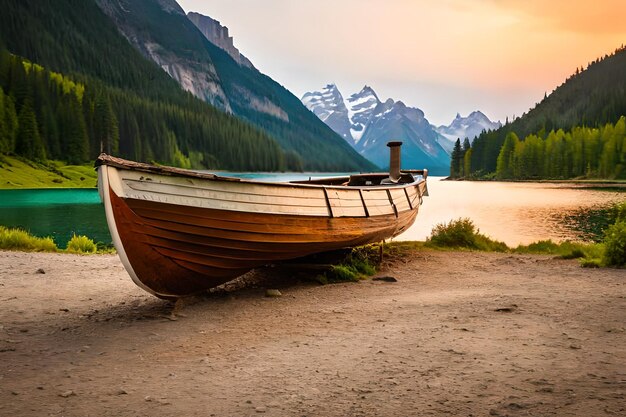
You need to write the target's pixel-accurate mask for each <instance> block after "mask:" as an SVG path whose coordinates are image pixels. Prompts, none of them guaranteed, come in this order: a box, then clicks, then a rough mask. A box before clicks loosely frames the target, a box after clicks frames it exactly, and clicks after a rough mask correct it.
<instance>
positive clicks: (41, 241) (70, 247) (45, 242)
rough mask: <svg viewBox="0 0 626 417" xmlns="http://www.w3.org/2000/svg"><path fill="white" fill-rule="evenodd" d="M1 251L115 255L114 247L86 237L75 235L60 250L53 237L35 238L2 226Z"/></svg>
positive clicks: (0, 235)
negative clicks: (65, 247) (65, 246)
mask: <svg viewBox="0 0 626 417" xmlns="http://www.w3.org/2000/svg"><path fill="white" fill-rule="evenodd" d="M0 250H10V251H22V252H66V253H77V254H94V253H98V254H104V253H115V249H114V248H113V247H112V245H104V244H102V243H100V242H99V243H97V244H96V243H94V241H93V240H91V239H89V238H88V237H86V236H77V235H74V236H72V238H71V239H70V241H69V242H68V244H67V249H65V250H62V249H59V248H58V247H57V245H56V243H54V241H53V240H52V238H51V237H37V236H33V235H31V234H30V233H28V232H27V231H25V230H22V229H12V228H7V227H4V226H0Z"/></svg>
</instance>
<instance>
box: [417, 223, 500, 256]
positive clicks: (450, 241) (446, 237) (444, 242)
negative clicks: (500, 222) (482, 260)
mask: <svg viewBox="0 0 626 417" xmlns="http://www.w3.org/2000/svg"><path fill="white" fill-rule="evenodd" d="M427 245H428V246H434V247H437V248H453V249H474V250H483V251H491V252H506V251H507V250H509V248H508V247H507V246H506V244H505V243H503V242H499V241H497V240H493V239H491V238H489V237H488V236H485V235H483V234H481V233H480V231H479V230H478V229H477V228H476V226H475V225H474V222H472V221H471V220H470V219H468V218H459V219H457V220H452V221H450V222H449V223H439V224H438V225H436V226H435V227H434V228H433V230H432V232H431V235H430V237H429V238H428V239H427Z"/></svg>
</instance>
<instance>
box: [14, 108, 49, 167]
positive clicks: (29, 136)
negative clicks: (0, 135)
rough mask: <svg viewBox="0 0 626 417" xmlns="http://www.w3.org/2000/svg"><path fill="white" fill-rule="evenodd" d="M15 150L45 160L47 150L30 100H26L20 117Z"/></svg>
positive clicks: (32, 157) (25, 155)
mask: <svg viewBox="0 0 626 417" xmlns="http://www.w3.org/2000/svg"><path fill="white" fill-rule="evenodd" d="M15 152H16V153H17V154H18V155H21V156H23V157H25V158H28V159H34V160H45V159H46V152H45V149H44V146H43V142H42V141H41V137H40V136H39V129H38V127H37V119H36V118H35V112H34V111H33V109H32V104H31V103H30V101H26V102H24V104H23V105H22V109H21V110H20V115H19V117H18V128H17V138H16V145H15Z"/></svg>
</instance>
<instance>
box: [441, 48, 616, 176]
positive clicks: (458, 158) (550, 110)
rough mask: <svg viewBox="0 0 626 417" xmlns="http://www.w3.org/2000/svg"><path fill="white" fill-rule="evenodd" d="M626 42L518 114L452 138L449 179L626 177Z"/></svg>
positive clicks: (577, 72)
mask: <svg viewBox="0 0 626 417" xmlns="http://www.w3.org/2000/svg"><path fill="white" fill-rule="evenodd" d="M625 115H626V48H624V47H623V46H622V47H620V48H618V49H617V50H615V52H614V53H613V54H611V55H605V56H604V57H603V58H601V59H597V60H595V61H593V62H590V63H589V64H588V66H587V68H586V69H583V68H580V69H576V71H575V73H574V74H573V75H572V76H571V77H569V78H568V79H567V80H566V81H565V82H564V83H563V84H562V85H560V86H559V87H558V88H557V89H556V90H555V91H553V92H552V94H550V95H547V94H546V96H545V97H544V99H543V100H542V101H541V102H540V103H538V104H537V105H536V106H535V107H534V108H533V109H531V110H530V111H529V112H528V113H527V114H524V115H522V117H519V118H516V119H515V120H514V121H512V122H510V123H509V122H508V121H507V123H506V124H505V125H504V126H502V127H501V128H500V129H497V130H494V131H489V132H483V133H482V134H481V135H480V136H479V137H477V138H476V139H475V140H474V142H473V143H472V144H471V145H470V144H469V141H466V143H465V144H464V146H462V145H461V143H460V141H457V143H456V144H455V147H454V149H453V152H452V156H451V166H450V176H451V177H452V178H461V177H463V178H498V179H570V178H591V179H593V178H598V179H626V130H625V128H624V116H625Z"/></svg>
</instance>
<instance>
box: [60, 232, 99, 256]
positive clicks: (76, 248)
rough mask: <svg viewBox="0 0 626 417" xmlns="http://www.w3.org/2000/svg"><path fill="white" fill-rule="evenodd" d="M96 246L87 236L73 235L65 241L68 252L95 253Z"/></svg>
mask: <svg viewBox="0 0 626 417" xmlns="http://www.w3.org/2000/svg"><path fill="white" fill-rule="evenodd" d="M97 249H98V247H97V246H96V244H95V243H94V241H93V240H91V239H89V238H88V237H87V236H77V235H73V236H72V238H71V239H70V241H69V242H67V251H68V252H70V253H82V254H89V253H96V250H97Z"/></svg>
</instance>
